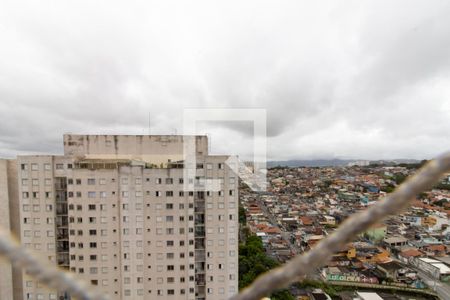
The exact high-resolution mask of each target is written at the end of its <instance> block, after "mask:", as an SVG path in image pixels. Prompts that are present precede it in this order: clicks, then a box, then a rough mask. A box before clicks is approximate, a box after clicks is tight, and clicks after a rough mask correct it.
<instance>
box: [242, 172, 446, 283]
mask: <svg viewBox="0 0 450 300" xmlns="http://www.w3.org/2000/svg"><path fill="white" fill-rule="evenodd" d="M414 172H415V169H414V168H408V166H351V167H322V168H312V167H310V168H306V167H304V168H273V169H270V170H269V171H268V174H267V176H268V180H269V182H270V185H269V187H268V190H267V192H264V193H261V192H258V193H256V192H252V191H251V190H249V189H243V190H242V191H241V203H242V205H243V206H244V208H245V210H246V216H247V225H248V227H249V228H250V230H251V231H252V232H253V233H254V234H256V235H258V236H260V237H261V239H262V240H263V243H264V245H265V248H266V250H267V253H268V254H269V255H271V256H273V257H275V258H276V259H278V260H280V261H285V260H287V259H289V258H291V257H292V256H293V255H296V254H298V253H302V252H305V251H308V250H309V249H311V248H313V247H314V246H315V245H316V244H317V243H318V242H320V240H322V239H324V238H325V237H326V236H327V235H329V234H331V233H332V232H333V231H334V230H336V228H337V227H338V226H339V224H340V223H342V222H343V221H344V220H345V219H346V218H348V217H349V216H350V215H352V214H354V213H356V212H358V211H360V210H364V209H366V208H367V207H368V206H370V205H373V204H374V203H376V202H377V201H379V200H380V199H381V198H382V197H383V196H385V195H386V193H388V192H391V191H392V190H393V189H394V188H395V186H397V185H398V184H399V183H400V182H401V181H403V180H404V179H405V178H406V177H407V176H409V175H411V174H412V173H414ZM447 185H448V186H450V177H449V176H447V177H445V178H444V179H443V181H442V184H441V186H444V187H446V186H447ZM449 215H450V190H448V189H445V188H440V189H433V190H431V191H429V192H426V193H424V194H421V195H419V197H418V198H417V199H415V200H414V201H413V203H412V205H411V207H410V208H409V209H407V210H406V211H404V212H403V213H402V214H399V215H395V216H392V217H390V218H388V219H386V220H385V221H384V222H383V223H380V224H377V225H376V226H373V227H372V228H371V229H370V230H368V231H367V232H365V233H363V234H361V235H360V236H359V237H358V238H357V239H356V240H355V241H353V242H352V243H349V244H348V245H347V246H346V247H345V248H344V249H341V251H340V252H339V253H336V254H335V255H334V256H333V258H332V259H331V261H330V262H329V263H328V265H327V266H326V267H324V268H323V269H321V270H320V271H321V278H322V279H324V280H328V281H352V282H362V283H373V284H395V285H402V286H410V287H415V288H422V287H424V282H423V280H421V278H420V276H419V275H420V272H425V273H426V274H427V276H430V277H431V278H434V279H435V280H439V281H444V282H445V281H450V259H449V254H450V224H449ZM418 273H419V274H418Z"/></svg>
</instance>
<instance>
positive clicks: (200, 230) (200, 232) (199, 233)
mask: <svg viewBox="0 0 450 300" xmlns="http://www.w3.org/2000/svg"><path fill="white" fill-rule="evenodd" d="M195 236H196V237H200V236H202V237H204V236H205V227H204V226H195Z"/></svg>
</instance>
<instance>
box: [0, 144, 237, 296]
mask: <svg viewBox="0 0 450 300" xmlns="http://www.w3.org/2000/svg"><path fill="white" fill-rule="evenodd" d="M188 139H191V141H193V145H195V156H196V164H195V165H194V166H192V165H185V163H184V161H183V157H184V156H183V149H184V143H186V142H187V140H188ZM229 158H230V156H213V155H209V153H208V141H207V137H206V136H131V135H130V136H109V135H65V136H64V155H62V156H51V155H48V156H47V155H39V156H36V155H32V156H19V157H18V158H17V162H16V163H15V165H16V166H17V180H16V182H17V187H16V190H17V192H18V195H17V200H18V201H17V203H18V204H19V205H17V210H18V212H19V217H18V221H19V222H20V230H18V232H20V239H21V242H22V244H23V245H25V246H26V247H28V248H30V249H33V250H34V251H35V252H38V253H39V254H40V255H41V256H42V257H43V258H44V259H47V260H49V261H51V262H52V263H54V264H56V265H58V266H59V267H61V268H63V269H66V270H68V271H70V272H73V273H74V274H76V276H77V277H79V278H81V279H84V280H85V281H86V282H88V283H90V284H91V285H93V286H95V288H96V290H98V291H102V292H104V293H105V294H108V295H109V297H110V299H192V300H194V299H199V300H201V299H227V298H229V297H230V296H231V295H233V294H235V293H237V291H238V278H237V277H238V229H239V228H238V178H237V174H235V173H234V172H233V170H232V169H231V168H230V167H229V166H228V164H226V163H225V162H226V161H227V160H228V159H229ZM185 168H191V169H193V171H194V174H195V177H193V178H186V177H185V174H186V173H185ZM0 171H1V168H0ZM191 173H192V172H191ZM186 180H188V181H189V184H192V185H190V186H192V188H191V189H186V186H187V185H186V184H185V183H186V182H185V181H186ZM213 181H216V182H218V183H219V187H218V188H217V189H209V187H211V186H212V185H211V184H210V183H211V182H213ZM22 275H23V280H20V281H21V282H22V286H21V288H22V289H23V296H19V297H18V298H17V297H16V299H22V298H23V299H70V295H67V294H57V293H56V292H52V291H49V290H47V289H46V288H45V287H43V286H40V285H39V284H38V283H37V282H35V281H34V280H33V279H31V278H30V277H28V276H27V274H26V273H25V272H24V273H23V274H22ZM17 276H18V275H17ZM0 288H1V285H0Z"/></svg>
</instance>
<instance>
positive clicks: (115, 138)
mask: <svg viewBox="0 0 450 300" xmlns="http://www.w3.org/2000/svg"><path fill="white" fill-rule="evenodd" d="M185 147H195V154H196V155H198V156H203V155H208V137H207V136H203V135H195V136H194V135H78V134H65V135H64V155H68V156H84V157H88V158H134V159H137V158H139V159H141V160H144V161H148V160H149V159H150V157H151V158H153V160H155V158H157V157H161V158H162V157H164V158H165V161H167V159H168V158H169V159H171V160H173V161H175V160H181V158H182V156H183V153H184V151H185ZM156 160H160V159H156Z"/></svg>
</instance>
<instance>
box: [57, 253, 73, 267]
mask: <svg viewBox="0 0 450 300" xmlns="http://www.w3.org/2000/svg"><path fill="white" fill-rule="evenodd" d="M56 261H57V263H58V266H60V267H69V266H70V260H69V254H67V255H66V254H60V255H58V256H57V258H56Z"/></svg>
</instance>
